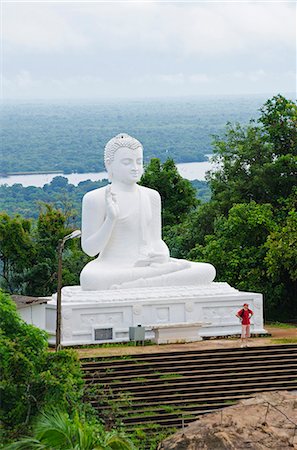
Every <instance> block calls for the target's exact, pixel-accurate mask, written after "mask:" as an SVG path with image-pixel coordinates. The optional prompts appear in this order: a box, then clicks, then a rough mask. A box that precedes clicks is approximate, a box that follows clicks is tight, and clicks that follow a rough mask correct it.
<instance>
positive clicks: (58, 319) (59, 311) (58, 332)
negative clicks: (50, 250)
mask: <svg viewBox="0 0 297 450" xmlns="http://www.w3.org/2000/svg"><path fill="white" fill-rule="evenodd" d="M80 236H81V231H80V230H75V231H73V232H72V233H70V234H68V235H67V236H64V237H63V239H60V240H59V243H58V287H57V310H56V352H57V351H59V350H61V317H62V257H63V250H64V245H65V242H66V241H68V240H69V239H75V238H79V237H80Z"/></svg>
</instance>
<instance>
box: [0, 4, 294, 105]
mask: <svg viewBox="0 0 297 450" xmlns="http://www.w3.org/2000/svg"><path fill="white" fill-rule="evenodd" d="M296 18H297V16H296V2H295V1H279V2H276V1H265V2H264V1H263V2H262V1H244V0H239V1H228V2H226V1H192V2H188V1H176V2H173V1H165V0H163V1H159V2H157V1H125V0H122V1H106V2H100V1H97V2H96V1H92V2H91V1H90V2H88V1H84V2H74V1H71V2H70V1H69V2H66V1H65V2H63V1H56V2H49V1H41V0H40V1H35V2H33V1H31V2H27V1H18V2H14V1H2V39H3V46H2V67H3V71H2V73H3V79H2V93H3V97H4V98H5V99H11V98H19V99H37V98H61V99H62V98H65V99H67V98H68V99H79V98H82V99H99V98H111V97H135V98H137V97H160V96H188V95H201V94H258V93H261V94H262V93H263V94H266V93H268V94H276V93H278V92H280V93H292V92H295V91H296Z"/></svg>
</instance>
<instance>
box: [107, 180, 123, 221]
mask: <svg viewBox="0 0 297 450" xmlns="http://www.w3.org/2000/svg"><path fill="white" fill-rule="evenodd" d="M105 204H106V216H107V217H108V218H109V219H111V220H116V219H117V218H118V217H119V214H120V209H119V205H118V204H117V199H116V194H114V193H113V192H111V186H108V187H107V188H106V191H105Z"/></svg>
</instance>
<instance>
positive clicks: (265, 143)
mask: <svg viewBox="0 0 297 450" xmlns="http://www.w3.org/2000/svg"><path fill="white" fill-rule="evenodd" d="M214 155H215V156H214V158H215V160H216V161H217V162H218V163H220V164H221V166H220V168H219V169H218V170H217V171H216V172H212V173H210V174H209V177H208V178H209V183H210V187H211V190H212V196H211V200H210V202H209V203H208V204H205V205H202V206H201V207H200V208H199V209H198V211H197V213H194V215H192V216H191V220H188V221H187V222H185V223H184V224H182V225H181V230H177V231H174V230H173V233H174V234H173V236H169V239H168V242H169V243H170V245H171V241H172V240H173V242H174V243H175V244H176V242H178V241H179V242H178V245H177V250H178V252H177V253H178V254H180V253H181V249H183V251H184V253H183V256H184V257H189V258H192V259H195V260H201V259H202V260H204V261H209V262H212V263H213V264H214V265H215V267H216V268H217V271H218V278H217V279H219V280H224V281H227V282H229V283H230V284H232V285H233V286H235V287H237V288H239V289H243V290H249V291H258V292H262V293H264V296H265V311H266V317H267V318H268V319H277V320H279V319H281V320H292V318H293V319H294V318H295V319H296V317H297V304H296V298H297V282H296V272H297V269H296V259H297V255H296V250H295V249H296V232H297V231H296V229H297V223H296V198H297V196H296V194H297V192H296V179H297V105H296V103H294V102H292V101H289V100H287V99H285V98H284V97H282V96H281V95H278V96H276V97H273V98H272V99H270V100H268V101H267V102H266V103H265V104H264V106H263V107H262V108H261V115H260V117H259V119H258V121H257V122H254V121H250V124H249V125H248V126H247V127H245V128H244V127H242V126H241V125H238V124H237V125H235V126H233V125H231V124H228V125H227V129H226V134H225V137H224V138H223V139H217V140H216V141H215V142H214ZM195 218H196V219H197V220H195ZM179 233H180V234H182V237H178V238H177V241H176V240H174V237H175V236H176V235H178V234H179ZM195 233H196V238H195ZM170 239H171V241H170ZM195 239H196V243H194V241H195ZM185 249H186V250H188V252H185Z"/></svg>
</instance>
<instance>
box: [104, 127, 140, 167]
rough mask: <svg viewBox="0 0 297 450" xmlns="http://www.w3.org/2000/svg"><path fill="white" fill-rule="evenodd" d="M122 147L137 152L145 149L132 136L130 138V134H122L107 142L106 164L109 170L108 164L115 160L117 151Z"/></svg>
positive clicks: (105, 150)
mask: <svg viewBox="0 0 297 450" xmlns="http://www.w3.org/2000/svg"><path fill="white" fill-rule="evenodd" d="M121 147H127V148H130V149H131V150H136V149H137V148H139V147H140V148H143V147H142V145H141V143H140V142H139V141H138V140H137V139H135V138H133V137H132V136H129V134H126V133H120V134H118V135H117V136H115V137H114V138H112V139H110V141H108V142H107V144H106V146H105V149H104V164H105V167H106V169H107V162H108V163H111V162H112V161H113V160H114V155H115V153H116V151H117V150H118V149H119V148H121Z"/></svg>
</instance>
